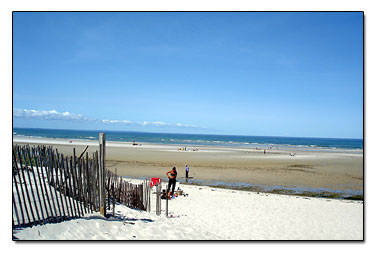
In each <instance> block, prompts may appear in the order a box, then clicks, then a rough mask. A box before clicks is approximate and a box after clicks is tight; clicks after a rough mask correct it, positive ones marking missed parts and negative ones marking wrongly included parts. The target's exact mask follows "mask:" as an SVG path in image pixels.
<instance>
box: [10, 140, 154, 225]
mask: <svg viewBox="0 0 379 255" xmlns="http://www.w3.org/2000/svg"><path fill="white" fill-rule="evenodd" d="M101 174H102V173H101V171H100V163H99V153H98V152H97V151H96V152H94V153H93V154H92V157H91V158H90V155H89V153H88V152H87V153H86V154H85V155H84V153H82V154H81V155H80V156H79V157H77V156H76V154H75V149H74V150H73V156H64V155H63V154H60V153H59V152H58V150H57V149H55V150H54V149H53V148H52V147H46V146H37V147H29V146H18V145H15V146H13V155H12V182H13V189H12V206H13V221H12V224H13V226H14V227H26V226H33V225H38V224H44V223H51V222H61V221H64V220H69V219H73V218H78V217H82V216H84V215H85V214H86V213H92V212H98V211H100V186H101V185H99V180H100V176H101ZM104 175H105V180H104V182H105V185H104V189H105V190H104V192H105V200H106V209H108V210H112V209H113V214H114V211H115V204H116V203H121V204H124V205H126V206H128V207H130V208H135V209H140V210H147V211H150V193H151V192H150V191H151V190H150V186H149V183H148V181H147V180H145V181H144V182H143V183H142V184H131V183H129V182H126V181H125V180H123V179H122V177H120V176H117V175H116V174H114V173H113V172H111V171H109V170H108V169H106V170H105V173H104ZM112 207H113V208H112ZM104 215H106V212H105V213H104Z"/></svg>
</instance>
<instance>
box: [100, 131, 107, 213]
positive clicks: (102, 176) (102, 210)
mask: <svg viewBox="0 0 379 255" xmlns="http://www.w3.org/2000/svg"><path fill="white" fill-rule="evenodd" d="M99 145H100V169H99V170H100V172H99V189H100V194H99V195H100V213H101V214H102V215H103V216H105V214H106V209H105V133H99Z"/></svg>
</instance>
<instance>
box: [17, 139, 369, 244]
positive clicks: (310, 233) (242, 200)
mask: <svg viewBox="0 0 379 255" xmlns="http://www.w3.org/2000/svg"><path fill="white" fill-rule="evenodd" d="M13 143H14V144H18V145H31V146H34V145H37V146H38V145H47V146H53V148H57V149H58V151H59V152H60V153H63V154H64V155H67V156H70V155H72V154H73V148H75V155H76V156H78V155H80V154H81V153H82V152H83V150H84V148H85V147H86V146H89V147H88V150H87V152H89V155H92V153H93V152H94V151H96V150H98V142H97V141H89V140H67V139H48V138H35V137H29V138H28V137H18V136H15V137H14V138H13ZM106 158H107V161H106V166H107V168H108V169H109V170H111V171H114V172H116V171H117V174H118V175H120V176H123V179H124V180H126V181H128V182H130V183H140V182H142V181H143V180H144V179H150V178H152V177H160V178H161V179H162V182H163V183H162V184H163V185H162V187H163V188H165V187H166V185H167V177H165V173H166V172H167V171H168V170H169V169H170V168H171V167H172V166H174V165H175V166H176V167H177V169H178V182H177V188H180V189H181V190H182V192H183V194H185V195H186V196H183V195H179V196H177V197H176V198H174V199H171V200H169V204H168V208H169V209H168V211H167V215H168V217H167V216H166V209H165V208H166V200H162V205H161V206H162V211H161V214H160V215H156V206H155V203H156V199H155V188H153V189H152V190H151V194H152V199H151V202H152V204H151V211H150V212H146V211H141V210H137V209H131V208H128V207H126V206H124V205H121V204H117V205H116V209H115V215H114V216H113V215H111V210H108V217H104V216H102V215H101V214H100V213H99V212H93V213H87V214H85V215H84V217H81V218H78V219H72V220H69V221H64V222H61V223H48V224H44V225H38V226H33V227H27V228H16V229H14V231H13V238H14V239H15V240H363V234H364V233H363V227H364V226H363V205H364V203H363V201H362V199H356V200H352V199H348V198H346V199H334V198H325V197H318V196H319V195H320V192H322V190H324V191H325V190H328V191H336V192H337V191H338V192H344V191H345V192H347V193H349V192H351V191H356V192H362V191H363V190H362V184H363V156H362V153H361V152H360V151H359V150H346V151H342V150H339V151H336V150H330V149H329V150H327V149H325V150H296V151H289V150H288V148H278V149H276V148H275V149H268V150H266V151H264V150H257V149H255V148H241V147H216V146H178V145H167V144H165V145H163V144H138V145H133V143H125V142H112V141H108V142H107V143H106ZM185 164H189V166H190V174H189V176H190V179H189V180H186V179H185V178H184V176H185ZM186 182H187V183H186ZM246 185H247V186H246ZM249 185H252V186H249ZM272 186H274V187H281V188H288V189H289V190H291V189H292V190H293V189H296V188H299V187H303V188H304V190H308V191H309V190H312V189H314V190H318V191H317V192H314V193H309V192H308V193H305V194H304V193H292V194H291V195H287V194H277V193H281V189H279V188H277V189H272V190H269V191H268V192H267V191H266V190H264V187H272ZM253 187H255V188H253ZM256 187H261V188H262V191H263V192H262V191H261V190H256ZM304 190H303V191H304ZM275 193H276V194H275ZM362 198H363V196H362Z"/></svg>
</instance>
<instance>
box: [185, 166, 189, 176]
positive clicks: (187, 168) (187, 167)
mask: <svg viewBox="0 0 379 255" xmlns="http://www.w3.org/2000/svg"><path fill="white" fill-rule="evenodd" d="M188 173H189V166H188V165H186V179H188Z"/></svg>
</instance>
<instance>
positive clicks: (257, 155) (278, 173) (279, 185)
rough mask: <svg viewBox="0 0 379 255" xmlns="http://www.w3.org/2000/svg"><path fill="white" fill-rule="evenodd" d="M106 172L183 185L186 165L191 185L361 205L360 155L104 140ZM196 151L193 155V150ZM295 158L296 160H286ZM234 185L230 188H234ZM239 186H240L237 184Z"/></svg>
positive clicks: (69, 144) (46, 141) (75, 143)
mask: <svg viewBox="0 0 379 255" xmlns="http://www.w3.org/2000/svg"><path fill="white" fill-rule="evenodd" d="M13 144H20V145H23V144H29V145H42V144H43V145H48V146H53V147H56V148H57V149H58V150H59V152H60V153H63V154H64V155H66V156H70V155H72V150H73V148H75V150H76V154H77V155H79V154H80V153H81V152H82V150H83V149H84V147H85V146H86V145H88V146H89V148H88V152H89V154H90V155H91V153H92V152H94V151H95V150H98V141H94V140H92V141H91V140H74V139H71V140H70V139H52V138H35V137H33V138H28V137H21V136H14V137H13ZM106 145H107V161H106V165H107V168H108V169H109V170H111V171H116V169H117V173H118V175H120V176H129V177H133V178H147V179H150V178H152V177H159V178H161V179H162V180H165V178H166V176H165V173H166V172H167V171H168V170H169V169H170V168H171V167H172V166H174V165H175V166H176V167H177V169H178V179H179V180H181V181H182V182H181V183H184V166H185V164H189V165H190V177H192V178H191V179H189V184H192V183H193V184H195V185H196V184H198V185H207V186H213V187H217V186H219V187H221V188H222V187H224V186H225V187H227V188H233V189H239V190H250V191H256V192H270V193H277V194H288V195H306V196H316V197H317V196H324V197H329V198H344V197H353V198H356V199H362V200H363V151H362V150H347V149H345V150H342V151H339V150H334V149H323V150H319V149H317V150H299V151H295V152H292V151H291V150H288V149H283V148H279V147H278V149H272V150H266V152H265V153H263V151H262V150H256V149H255V148H251V147H239V146H238V147H229V146H226V147H223V146H206V145H201V146H197V145H195V146H189V145H184V146H186V147H187V148H188V150H187V151H182V150H179V149H180V148H182V147H183V146H182V145H177V144H147V143H146V144H145V143H143V144H142V145H135V146H133V145H132V143H131V142H129V143H127V142H114V141H107V143H106ZM193 149H196V150H193ZM290 153H294V156H290ZM236 183H237V185H234V184H236ZM239 184H242V185H239Z"/></svg>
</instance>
